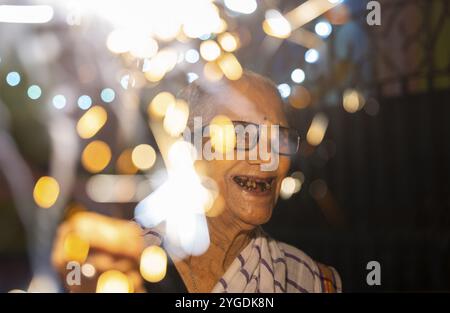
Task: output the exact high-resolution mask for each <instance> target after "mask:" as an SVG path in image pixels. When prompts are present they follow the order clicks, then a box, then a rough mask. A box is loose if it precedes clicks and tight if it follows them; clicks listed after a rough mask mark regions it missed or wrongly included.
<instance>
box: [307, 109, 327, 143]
mask: <svg viewBox="0 0 450 313" xmlns="http://www.w3.org/2000/svg"><path fill="white" fill-rule="evenodd" d="M327 128H328V117H327V116H326V115H325V114H323V113H317V114H316V116H314V118H313V120H312V122H311V126H310V127H309V129H308V133H307V134H306V140H307V141H308V143H309V144H310V145H312V146H318V145H319V144H320V143H321V142H322V140H323V138H324V136H325V132H326V131H327Z"/></svg>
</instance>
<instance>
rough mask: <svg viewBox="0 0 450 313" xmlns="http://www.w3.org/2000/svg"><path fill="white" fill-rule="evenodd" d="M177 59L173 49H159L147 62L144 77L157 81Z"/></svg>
mask: <svg viewBox="0 0 450 313" xmlns="http://www.w3.org/2000/svg"><path fill="white" fill-rule="evenodd" d="M177 61H178V53H177V52H176V51H175V50H173V49H164V50H161V51H160V52H158V53H157V54H156V55H155V56H154V57H153V58H151V59H150V61H149V62H148V64H147V68H146V71H145V77H146V78H147V79H148V80H149V81H151V82H158V81H160V80H161V79H162V78H163V77H164V75H166V73H167V72H170V71H171V70H173V68H174V67H175V65H176V64H177Z"/></svg>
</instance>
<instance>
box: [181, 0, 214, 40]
mask: <svg viewBox="0 0 450 313" xmlns="http://www.w3.org/2000/svg"><path fill="white" fill-rule="evenodd" d="M181 2H184V3H186V9H185V11H184V12H182V13H181V14H183V32H184V33H185V34H186V36H188V37H190V38H199V37H201V36H202V35H205V34H210V33H213V32H216V33H217V32H219V31H220V30H221V29H222V28H223V23H222V21H221V18H220V15H219V10H218V8H217V7H216V5H215V4H214V3H213V2H212V1H209V0H197V1H189V2H188V1H181Z"/></svg>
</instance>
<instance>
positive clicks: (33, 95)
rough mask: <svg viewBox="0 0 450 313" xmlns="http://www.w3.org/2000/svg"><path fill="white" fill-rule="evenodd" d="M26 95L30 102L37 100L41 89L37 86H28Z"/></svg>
mask: <svg viewBox="0 0 450 313" xmlns="http://www.w3.org/2000/svg"><path fill="white" fill-rule="evenodd" d="M27 95H28V97H29V98H30V99H32V100H37V99H39V98H40V97H41V95H42V90H41V87H39V86H38V85H32V86H30V87H29V88H28V90H27Z"/></svg>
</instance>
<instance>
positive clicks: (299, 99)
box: [289, 86, 311, 109]
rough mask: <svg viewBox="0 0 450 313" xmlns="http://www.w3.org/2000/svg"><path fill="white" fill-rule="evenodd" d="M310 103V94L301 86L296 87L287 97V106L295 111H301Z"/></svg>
mask: <svg viewBox="0 0 450 313" xmlns="http://www.w3.org/2000/svg"><path fill="white" fill-rule="evenodd" d="M310 103H311V93H310V92H309V91H308V89H306V88H305V87H303V86H296V87H295V89H294V92H293V93H292V94H291V95H290V96H289V104H290V105H291V106H292V107H294V108H296V109H303V108H306V107H307V106H309V105H310Z"/></svg>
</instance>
